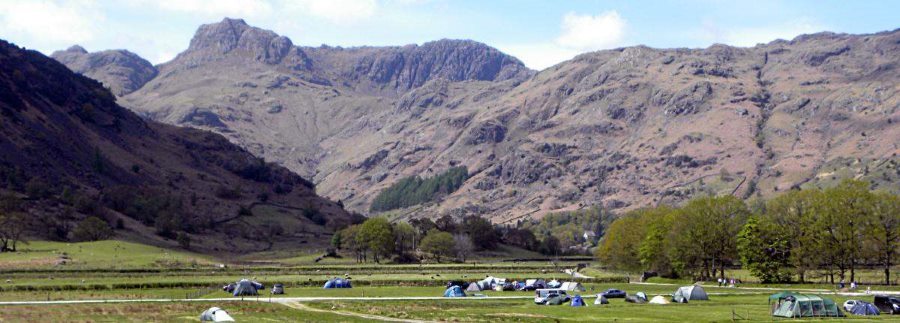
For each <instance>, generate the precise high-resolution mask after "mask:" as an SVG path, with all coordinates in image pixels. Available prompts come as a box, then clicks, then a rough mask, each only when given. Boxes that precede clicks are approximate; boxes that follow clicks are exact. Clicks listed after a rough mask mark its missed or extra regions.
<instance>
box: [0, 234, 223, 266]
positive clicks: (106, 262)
mask: <svg viewBox="0 0 900 323" xmlns="http://www.w3.org/2000/svg"><path fill="white" fill-rule="evenodd" d="M63 262H65V264H62V263H63ZM213 263H214V261H213V259H212V258H211V257H209V256H204V255H199V254H194V253H190V252H184V251H175V250H169V249H163V248H159V247H154V246H148V245H143V244H138V243H131V242H125V241H115V240H106V241H94V242H79V243H65V242H50V241H34V242H31V243H29V244H28V245H24V246H22V247H20V249H19V251H18V252H4V253H0V269H22V268H41V269H48V268H60V269H82V268H84V269H89V268H148V267H150V268H152V267H168V266H174V265H180V266H190V265H193V264H197V265H210V264H213Z"/></svg>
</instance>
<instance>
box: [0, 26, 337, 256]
mask: <svg viewBox="0 0 900 323" xmlns="http://www.w3.org/2000/svg"><path fill="white" fill-rule="evenodd" d="M98 66H100V65H98ZM0 98H2V100H0V120H2V123H0V124H2V127H0V133H2V136H0V193H2V196H3V199H4V201H5V202H4V204H3V207H4V209H3V212H26V213H27V214H28V215H29V216H28V220H29V222H30V225H31V227H32V234H33V235H34V236H39V237H41V238H45V239H47V238H49V239H59V240H65V239H69V238H70V231H71V229H72V227H73V225H75V224H77V223H78V222H80V221H81V220H83V219H84V218H86V217H88V216H98V217H100V218H102V219H104V220H106V221H107V222H108V223H110V224H111V225H113V227H115V228H116V229H117V234H118V235H119V236H120V237H121V238H124V239H128V240H136V241H141V242H148V243H153V244H158V245H174V244H175V241H174V239H175V237H176V236H177V237H179V239H183V237H188V238H189V240H190V241H191V243H190V245H191V248H192V249H194V250H202V251H209V252H223V253H226V252H243V251H248V250H263V249H269V248H272V247H273V246H274V247H277V246H280V245H296V244H297V243H298V240H300V239H307V240H309V241H310V243H315V242H318V243H322V244H325V243H327V241H324V240H325V239H315V238H314V237H313V236H315V237H317V238H321V235H322V234H327V233H328V232H329V230H328V228H326V222H327V223H328V224H331V222H334V223H335V224H336V225H337V224H339V223H347V222H349V221H350V220H351V219H350V215H349V214H348V213H347V212H346V211H344V210H343V208H342V207H341V206H340V205H338V204H336V203H334V202H331V201H329V200H326V199H323V198H321V197H319V196H316V195H315V187H314V185H313V184H312V183H311V182H309V181H307V180H305V179H303V178H301V177H300V176H298V175H296V174H294V173H292V172H290V171H289V170H287V169H285V168H283V167H280V166H277V165H273V164H269V163H266V162H264V161H263V160H262V159H260V158H257V157H255V156H253V155H251V154H250V153H248V152H247V151H246V150H244V149H241V148H240V147H238V146H236V145H233V144H231V143H229V142H228V141H227V140H226V139H225V138H224V137H222V136H220V135H217V134H214V133H211V132H208V131H203V130H197V129H190V128H180V127H174V126H171V125H165V124H161V123H157V122H153V121H148V120H145V119H143V118H141V117H139V116H138V115H136V114H135V113H133V112H131V111H129V110H127V109H124V108H122V107H120V106H118V105H117V104H116V103H115V100H116V98H115V97H114V96H113V94H112V93H110V92H109V91H108V90H107V89H104V88H103V86H102V85H101V84H100V83H99V82H97V81H94V80H92V79H89V78H87V77H84V76H81V75H78V74H75V73H72V71H70V70H69V69H67V68H66V67H65V66H64V65H62V64H60V63H59V62H56V61H54V60H52V59H50V58H48V57H45V56H43V55H41V54H40V53H37V52H34V51H28V50H23V49H20V48H18V47H16V46H15V45H12V44H9V43H7V42H5V41H0ZM10 200H13V201H19V202H17V203H13V204H17V205H21V206H19V207H15V209H14V210H12V209H7V208H10V205H12V204H9V203H6V201H10ZM294 210H298V211H297V212H294ZM299 210H302V211H303V212H300V211H299ZM275 211H277V212H279V213H281V214H282V215H281V216H282V218H283V221H289V222H290V219H294V221H295V222H297V223H299V224H298V227H297V228H287V229H285V228H283V229H284V230H282V231H280V233H278V234H273V233H272V232H270V231H268V229H267V226H266V224H265V223H260V222H259V221H257V220H256V219H257V218H258V217H266V216H267V214H268V213H269V212H275ZM294 213H304V214H309V213H314V214H313V215H314V216H304V215H296V214H294ZM292 214H294V215H293V216H291V215H292ZM254 215H255V216H256V217H254ZM307 218H310V219H307ZM282 223H284V222H282ZM293 229H296V230H293ZM307 234H308V235H309V237H308V238H305V235H307ZM298 237H300V238H298ZM182 246H184V245H182Z"/></svg>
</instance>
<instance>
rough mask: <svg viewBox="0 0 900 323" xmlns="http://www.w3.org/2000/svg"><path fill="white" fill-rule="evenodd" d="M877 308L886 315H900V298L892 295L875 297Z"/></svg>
mask: <svg viewBox="0 0 900 323" xmlns="http://www.w3.org/2000/svg"><path fill="white" fill-rule="evenodd" d="M874 303H875V307H877V308H878V310H879V311H881V312H882V313H885V314H900V298H898V297H896V296H891V295H875V302H874Z"/></svg>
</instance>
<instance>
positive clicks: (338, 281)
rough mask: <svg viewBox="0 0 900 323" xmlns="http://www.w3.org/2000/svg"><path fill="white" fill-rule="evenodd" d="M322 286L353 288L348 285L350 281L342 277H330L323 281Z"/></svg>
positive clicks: (328, 287)
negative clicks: (323, 284)
mask: <svg viewBox="0 0 900 323" xmlns="http://www.w3.org/2000/svg"><path fill="white" fill-rule="evenodd" d="M324 288H326V289H331V288H353V286H351V285H350V281H349V280H347V279H343V278H332V279H329V280H328V281H327V282H325V286H324Z"/></svg>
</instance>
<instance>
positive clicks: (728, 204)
mask: <svg viewBox="0 0 900 323" xmlns="http://www.w3.org/2000/svg"><path fill="white" fill-rule="evenodd" d="M748 215H749V210H748V209H747V205H745V204H744V202H743V201H741V200H740V199H738V198H736V197H734V196H730V195H729V196H722V197H699V198H695V199H693V200H691V201H689V202H688V203H687V205H685V206H684V207H683V208H682V209H681V210H680V211H679V215H678V216H677V219H676V221H675V222H674V224H673V226H672V232H671V233H670V239H672V242H673V243H672V247H671V248H670V249H669V251H670V253H671V254H672V255H673V259H674V260H676V262H675V266H676V270H679V271H681V272H682V273H686V274H698V273H699V278H701V279H707V278H711V277H713V276H715V272H716V271H717V270H718V271H719V274H720V277H721V278H725V265H726V264H727V263H731V262H733V261H734V260H736V258H737V257H736V255H737V250H736V249H737V234H738V232H739V231H740V230H741V228H742V227H743V225H744V222H745V221H746V219H747V216H748ZM698 270H699V272H697V271H698Z"/></svg>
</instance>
